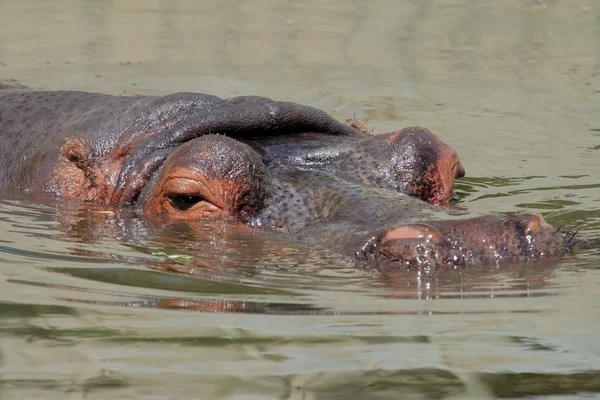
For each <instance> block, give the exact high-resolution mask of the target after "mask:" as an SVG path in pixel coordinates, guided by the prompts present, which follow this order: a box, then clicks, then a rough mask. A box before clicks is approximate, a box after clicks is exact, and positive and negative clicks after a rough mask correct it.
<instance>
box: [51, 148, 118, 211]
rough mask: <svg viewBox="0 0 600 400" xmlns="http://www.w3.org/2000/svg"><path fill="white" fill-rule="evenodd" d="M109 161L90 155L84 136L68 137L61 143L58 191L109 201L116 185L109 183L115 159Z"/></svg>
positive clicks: (73, 195)
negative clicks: (111, 166) (111, 165)
mask: <svg viewBox="0 0 600 400" xmlns="http://www.w3.org/2000/svg"><path fill="white" fill-rule="evenodd" d="M103 161H104V162H103ZM106 161H107V160H100V159H95V158H93V157H92V156H90V152H89V147H88V145H87V144H86V143H85V141H84V140H83V139H81V138H78V137H70V138H67V140H66V142H65V144H64V145H63V146H62V147H61V152H60V158H59V160H58V166H57V169H56V189H57V191H58V194H59V195H60V196H61V197H64V198H68V199H82V200H86V201H96V202H106V201H107V200H108V198H109V197H110V195H111V194H112V190H113V189H114V186H113V187H111V186H112V185H110V183H109V182H110V180H111V176H113V175H114V168H110V165H108V164H111V163H107V162H106ZM113 167H116V166H113ZM118 171H119V168H118V167H117V171H116V172H117V173H118Z"/></svg>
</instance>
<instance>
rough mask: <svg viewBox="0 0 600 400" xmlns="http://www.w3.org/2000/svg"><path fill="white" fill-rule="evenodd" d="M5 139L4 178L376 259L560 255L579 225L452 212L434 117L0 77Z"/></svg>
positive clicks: (478, 261) (395, 262) (3, 184)
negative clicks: (7, 82)
mask: <svg viewBox="0 0 600 400" xmlns="http://www.w3.org/2000/svg"><path fill="white" fill-rule="evenodd" d="M0 139H1V140H2V143H3V146H2V147H0V170H1V173H0V189H16V190H21V191H22V190H26V191H28V192H33V193H36V192H39V193H50V194H52V195H54V196H57V197H63V198H66V199H79V200H83V201H93V202H99V203H106V204H130V205H132V206H133V207H135V208H137V209H138V210H139V211H140V212H141V213H143V214H144V215H146V216H147V217H148V218H150V219H153V220H156V219H158V220H161V221H163V222H169V221H172V220H174V219H176V220H178V221H181V220H183V221H193V220H194V219H197V218H200V217H202V218H205V217H206V216H208V217H211V218H212V217H213V216H216V217H217V218H227V219H229V220H234V221H237V222H239V223H240V224H245V225H248V226H251V227H253V228H256V229H268V230H280V231H284V232H286V233H288V234H290V235H293V236H295V237H298V238H301V239H302V240H303V241H305V242H307V243H310V244H315V245H320V246H324V247H328V248H331V249H332V250H335V251H338V252H340V253H342V254H345V255H347V256H348V257H350V258H352V259H354V260H356V261H357V262H358V263H359V264H361V265H367V266H370V267H374V268H377V269H381V270H385V269H390V268H397V267H411V266H415V265H430V266H439V265H443V266H461V265H467V264H470V265H490V264H502V263H509V262H519V261H524V260H529V259H535V258H544V257H554V256H557V255H560V254H564V253H565V252H567V251H568V250H569V248H570V242H571V239H572V238H569V239H568V240H566V239H565V237H564V234H562V233H559V232H557V231H555V230H554V229H553V228H552V227H550V226H549V225H548V224H546V223H545V222H544V221H543V218H542V217H541V216H538V215H534V214H517V215H516V216H513V217H509V218H504V219H501V218H499V217H495V216H488V217H481V218H474V219H463V220H455V221H448V220H447V219H448V215H447V214H446V212H445V211H444V210H442V209H441V208H440V207H437V206H434V205H432V204H438V203H444V202H447V201H448V200H449V199H450V198H451V197H452V195H453V193H452V185H453V182H454V179H455V178H460V177H461V176H463V175H464V173H465V172H464V168H463V167H462V164H461V163H460V161H459V159H458V156H457V155H456V152H454V150H452V149H451V148H450V147H449V146H447V145H445V144H444V143H443V142H441V141H440V140H439V138H437V136H435V135H434V134H432V133H431V132H430V131H428V130H427V129H424V128H420V127H412V128H405V129H403V130H401V131H397V132H392V133H389V134H383V135H377V136H370V134H369V132H368V131H367V130H366V128H365V127H364V126H363V125H361V124H357V123H351V124H350V126H348V125H345V124H342V123H340V122H338V121H336V120H334V119H333V118H331V117H329V116H328V115H327V114H326V113H324V112H322V111H319V110H316V109H314V108H311V107H307V106H302V105H298V104H294V103H288V102H276V101H273V100H270V99H266V98H262V97H253V96H245V97H237V98H233V99H226V100H223V99H220V98H218V97H215V96H209V95H202V94H194V93H177V94H173V95H169V96H163V97H151V96H131V97H126V96H123V97H115V96H108V95H103V94H92V93H84V92H32V91H27V90H15V89H7V88H4V89H2V88H0ZM173 182H176V183H177V184H173ZM182 182H183V183H182ZM428 203H429V204H428ZM199 216H200V217H199ZM424 221H428V222H424Z"/></svg>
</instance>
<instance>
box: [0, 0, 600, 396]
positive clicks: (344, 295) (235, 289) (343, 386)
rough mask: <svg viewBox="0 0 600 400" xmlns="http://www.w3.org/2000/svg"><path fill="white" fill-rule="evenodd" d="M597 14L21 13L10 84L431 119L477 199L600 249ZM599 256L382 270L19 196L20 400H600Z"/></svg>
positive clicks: (14, 199)
mask: <svg viewBox="0 0 600 400" xmlns="http://www.w3.org/2000/svg"><path fill="white" fill-rule="evenodd" d="M599 16H600V4H598V3H597V2H593V1H591V0H589V1H585V0H581V1H580V0H554V1H527V0H518V1H517V0H514V1H510V0H509V1H503V2H491V1H490V2H486V1H476V0H471V1H469V0H439V1H412V2H408V1H405V2H392V1H373V2H359V1H330V2H318V1H306V2H299V1H276V0H272V1H267V0H262V1H260V2H250V1H237V2H225V3H223V2H217V1H213V2H210V1H205V2H201V3H198V2H194V1H191V0H181V1H153V2H148V1H142V0H139V1H130V2H104V3H98V2H94V1H75V0H71V1H67V0H65V1H54V2H36V1H29V0H18V1H17V0H12V1H11V0H5V1H3V2H1V3H0V80H2V81H9V80H15V81H16V82H18V83H20V84H23V85H27V86H29V87H33V88H42V89H48V90H58V89H78V90H88V91H97V92H108V93H113V94H166V93H171V92H176V91H196V92H205V93H212V94H216V95H219V96H222V97H228V96H235V95H240V94H256V95H264V96H268V97H272V98H276V99H280V100H292V101H296V102H299V103H304V104H309V105H313V106H315V107H319V108H321V109H324V110H327V111H329V112H330V113H331V114H332V115H334V116H335V117H337V118H339V119H340V120H345V119H346V118H349V117H352V116H353V115H354V114H356V115H357V116H358V117H368V118H369V123H370V125H371V126H372V127H374V128H375V133H383V132H387V131H390V130H395V129H398V128H401V127H405V126H410V125H416V124H418V125H422V126H427V127H429V128H431V129H432V130H434V131H436V132H438V133H439V135H440V136H441V137H442V139H443V140H444V141H445V142H446V143H448V144H450V145H451V146H453V147H454V148H455V149H456V150H457V151H458V153H459V154H460V155H461V158H462V161H463V164H464V165H465V168H466V170H467V177H466V178H464V179H461V180H460V181H459V182H458V183H457V185H456V186H457V191H458V193H459V195H460V197H461V200H460V203H459V206H460V207H464V208H466V209H468V210H470V211H471V212H472V213H473V214H481V213H489V212H502V213H512V212H516V211H519V210H523V209H528V210H531V211H537V212H541V213H542V214H544V216H545V217H546V219H547V220H548V221H549V222H550V223H552V224H553V225H555V226H566V227H573V226H577V225H579V224H582V223H583V228H582V230H583V231H584V235H586V236H587V237H592V238H594V237H596V238H597V237H599V236H600V183H599V182H598V171H599V170H600V163H599V161H598V151H599V149H600V59H599V53H600V25H598V18H599ZM599 265H600V252H599V251H598V249H589V250H585V251H582V252H579V253H578V254H576V255H574V256H568V257H564V258H562V259H559V260H556V261H551V262H544V263H528V264H524V265H513V266H509V267H502V268H500V269H496V268H479V269H475V270H463V271H448V272H442V273H439V274H438V275H437V276H435V277H431V276H425V275H419V274H418V273H416V272H397V273H395V274H388V275H381V274H377V273H372V272H369V271H366V270H363V269H360V268H357V267H356V266H354V265H352V264H351V263H349V262H348V261H347V260H345V259H344V258H343V257H341V256H339V255H337V254H335V253H332V252H330V251H328V250H327V248H326V247H325V246H324V247H323V248H318V247H313V248H309V247H307V246H305V245H303V244H302V243H298V242H296V241H294V240H292V239H291V238H286V237H282V235H278V234H268V233H267V234H256V233H253V232H241V233H240V232H239V231H236V230H233V229H231V227H229V226H226V225H222V224H217V225H215V224H212V225H211V224H199V225H197V226H193V227H189V226H173V227H163V226H157V225H154V224H151V223H149V222H148V221H146V220H144V219H143V218H139V217H138V216H136V215H135V214H134V213H133V212H132V211H131V210H129V209H127V208H123V209H114V208H103V207H97V206H81V205H77V204H74V203H59V204H56V203H53V202H52V201H35V199H31V198H28V197H27V196H22V195H17V196H5V197H4V199H3V200H2V201H0V339H1V341H0V398H7V399H12V398H43V399H54V398H56V399H65V398H69V399H79V398H84V397H85V398H88V399H105V398H119V399H126V398H131V399H183V398H207V399H208V398H227V399H242V398H243V399H252V398H256V399H270V398H273V399H351V398H357V399H383V398H394V399H395V398H419V399H421V398H425V399H465V398H473V399H483V398H498V397H508V398H524V397H530V396H539V398H548V399H573V398H599V397H600V344H599V343H600V341H599V340H598V334H597V332H598V331H600V323H599V321H600V318H599V316H600V315H599V314H600V312H599V311H598V310H599V306H600V269H599V268H598V266H599Z"/></svg>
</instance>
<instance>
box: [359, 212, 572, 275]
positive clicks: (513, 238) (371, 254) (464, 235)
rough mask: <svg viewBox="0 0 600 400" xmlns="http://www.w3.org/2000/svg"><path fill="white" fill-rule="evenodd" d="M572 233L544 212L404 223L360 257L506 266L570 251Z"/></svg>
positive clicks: (387, 264)
mask: <svg viewBox="0 0 600 400" xmlns="http://www.w3.org/2000/svg"><path fill="white" fill-rule="evenodd" d="M571 236H572V234H571V233H569V232H561V231H557V230H556V229H554V228H553V227H552V226H550V225H549V224H548V223H547V222H546V221H545V220H544V218H543V217H542V216H541V215H539V214H532V213H518V214H514V215H512V216H510V217H507V218H501V217H497V216H485V217H479V218H474V219H469V220H455V221H432V222H430V223H425V224H408V225H400V226H397V227H394V228H392V229H389V230H387V231H386V232H384V233H383V234H381V235H380V236H379V237H377V238H376V239H375V240H374V241H373V242H372V243H370V244H369V245H368V246H367V247H366V248H365V249H364V250H363V251H361V252H360V253H359V255H358V256H359V258H362V259H363V260H364V261H366V262H367V263H369V264H370V265H372V266H373V267H375V268H377V269H380V270H385V269H392V268H398V267H404V268H406V267H409V268H410V267H414V266H425V267H440V266H444V267H458V266H466V265H500V264H507V263H515V262H522V261H526V260H529V259H539V258H546V257H555V256H558V255H561V254H564V253H566V252H568V251H569V250H570V245H569V243H570V242H572V237H571ZM567 237H568V238H569V239H568V240H567V239H566V238H567Z"/></svg>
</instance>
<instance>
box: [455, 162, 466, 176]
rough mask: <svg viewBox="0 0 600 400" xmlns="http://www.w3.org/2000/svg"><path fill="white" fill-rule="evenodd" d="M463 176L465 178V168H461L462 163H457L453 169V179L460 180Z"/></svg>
mask: <svg viewBox="0 0 600 400" xmlns="http://www.w3.org/2000/svg"><path fill="white" fill-rule="evenodd" d="M463 176H465V167H463V165H462V163H461V162H460V161H459V162H457V163H456V166H455V167H454V178H462V177H463Z"/></svg>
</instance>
